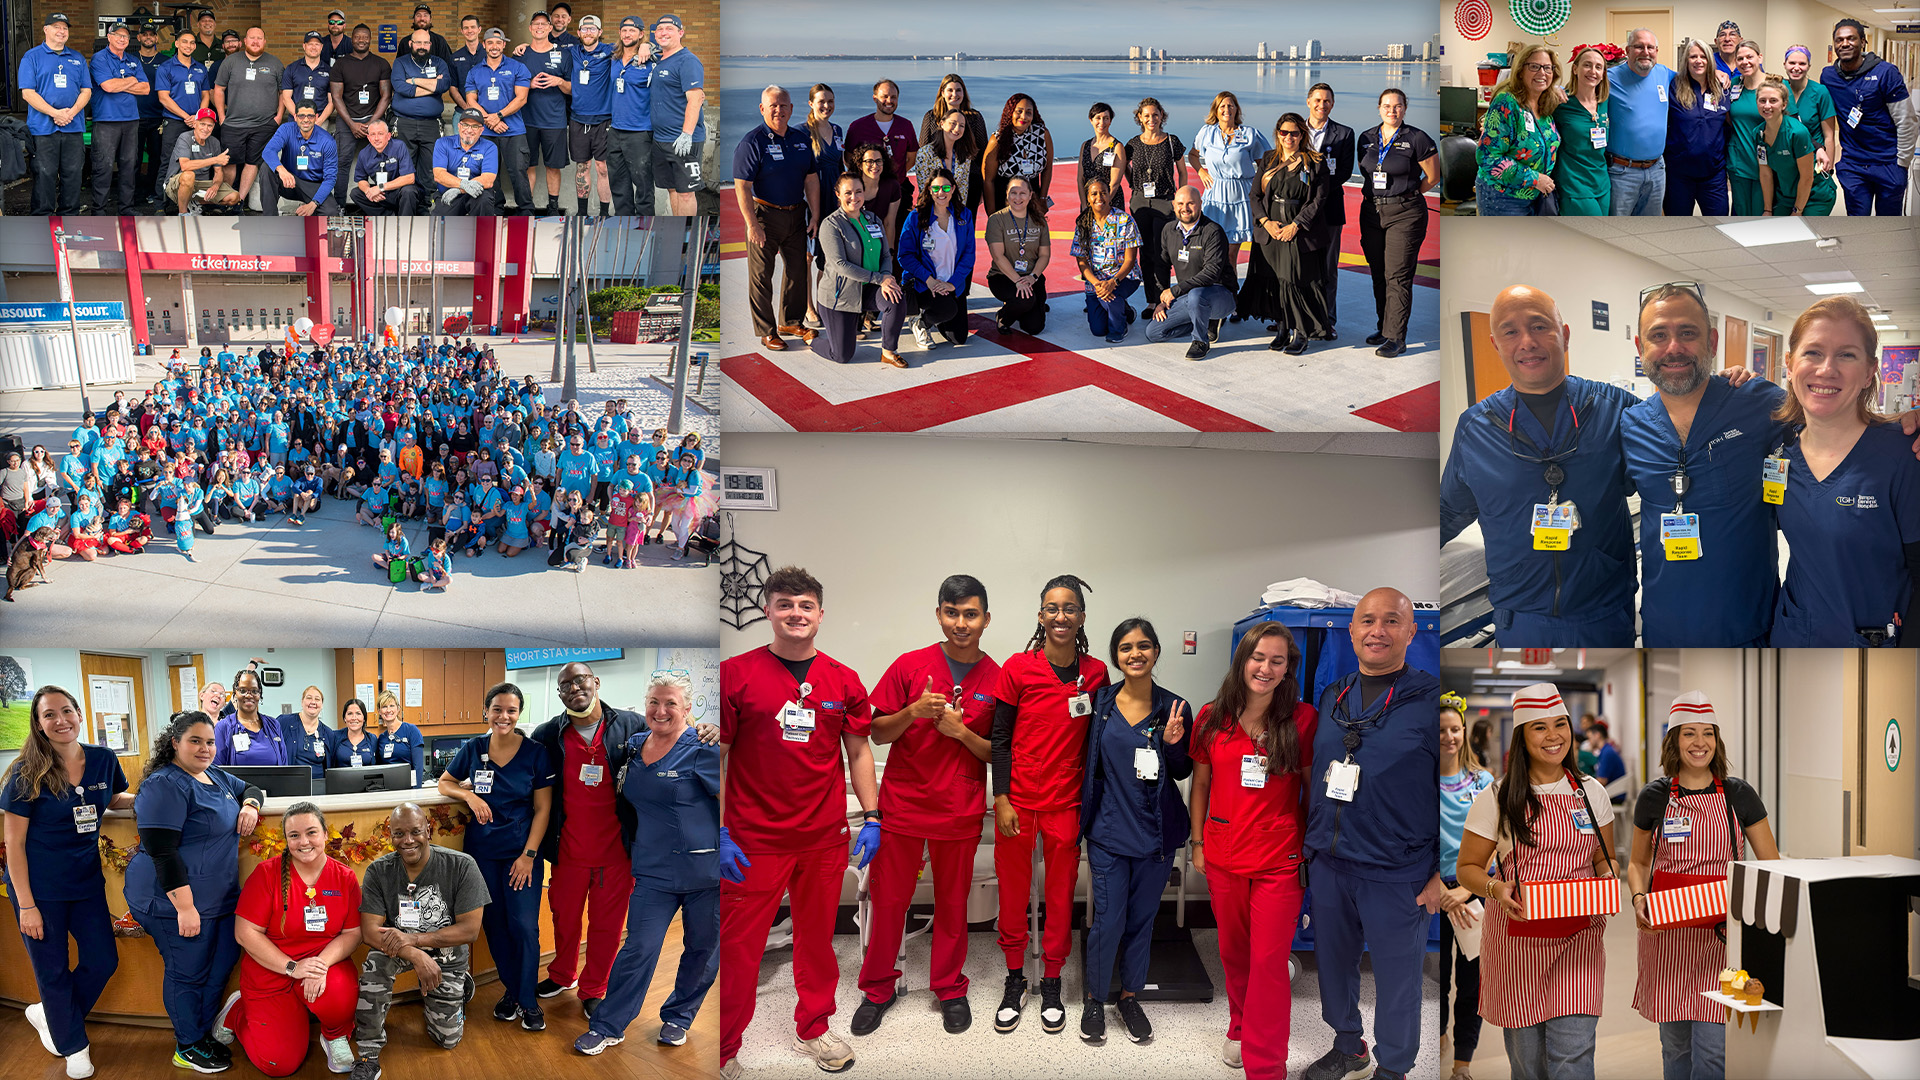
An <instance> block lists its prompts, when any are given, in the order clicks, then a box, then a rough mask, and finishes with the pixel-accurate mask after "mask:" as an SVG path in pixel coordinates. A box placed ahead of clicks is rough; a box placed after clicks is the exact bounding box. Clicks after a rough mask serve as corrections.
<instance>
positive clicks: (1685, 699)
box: [1667, 690, 1720, 728]
mask: <svg viewBox="0 0 1920 1080" xmlns="http://www.w3.org/2000/svg"><path fill="white" fill-rule="evenodd" d="M1667 724H1668V726H1672V725H1674V724H1712V725H1713V726H1714V727H1716V728H1718V727H1719V726H1720V721H1719V719H1718V718H1717V717H1715V716H1714V715H1713V702H1711V701H1708V700H1707V695H1706V692H1705V691H1702V690H1689V691H1687V692H1686V693H1684V694H1681V695H1680V696H1679V697H1677V698H1674V699H1673V706H1672V707H1671V708H1669V709H1668V710H1667Z"/></svg>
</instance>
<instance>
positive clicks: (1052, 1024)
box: [1040, 975, 1067, 1035]
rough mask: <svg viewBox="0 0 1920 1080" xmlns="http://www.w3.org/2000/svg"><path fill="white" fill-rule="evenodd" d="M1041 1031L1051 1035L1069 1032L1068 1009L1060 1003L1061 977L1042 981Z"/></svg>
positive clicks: (1056, 976)
mask: <svg viewBox="0 0 1920 1080" xmlns="http://www.w3.org/2000/svg"><path fill="white" fill-rule="evenodd" d="M1040 1029H1041V1030H1042V1031H1045V1032H1046V1033H1047V1034H1049V1035H1058V1034H1060V1033H1061V1032H1063V1031H1065V1030H1067V1007H1066V1006H1065V1005H1063V1004H1061V1002H1060V976H1058V975H1055V976H1054V977H1053V978H1051V979H1041V980H1040Z"/></svg>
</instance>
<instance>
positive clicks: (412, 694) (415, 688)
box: [404, 679, 426, 709]
mask: <svg viewBox="0 0 1920 1080" xmlns="http://www.w3.org/2000/svg"><path fill="white" fill-rule="evenodd" d="M425 682H426V680H425V679H408V680H407V696H406V698H405V702H404V703H405V704H406V707H407V708H409V709H417V708H419V707H420V702H421V699H422V697H423V696H424V695H425V689H424V687H423V684H424V683H425Z"/></svg>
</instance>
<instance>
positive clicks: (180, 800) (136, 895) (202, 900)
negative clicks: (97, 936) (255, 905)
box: [126, 764, 247, 919]
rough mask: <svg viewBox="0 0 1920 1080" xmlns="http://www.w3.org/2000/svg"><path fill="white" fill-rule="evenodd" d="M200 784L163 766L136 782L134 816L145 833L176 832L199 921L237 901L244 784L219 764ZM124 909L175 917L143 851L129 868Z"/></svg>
mask: <svg viewBox="0 0 1920 1080" xmlns="http://www.w3.org/2000/svg"><path fill="white" fill-rule="evenodd" d="M206 778H207V779H208V780H210V781H212V782H211V783H205V784H203V783H201V782H199V781H197V780H195V779H194V778H193V777H191V776H189V775H188V774H187V773H186V771H185V770H184V769H182V768H180V766H178V765H171V764H170V765H166V766H163V767H161V768H160V769H158V770H157V771H155V772H154V773H153V775H151V776H149V777H147V778H146V779H145V780H142V781H141V782H140V793H139V794H138V795H136V796H134V800H133V813H134V818H135V821H136V822H137V823H138V826H139V827H140V828H143V829H173V830H176V831H178V832H179V833H180V845H179V848H180V859H181V861H182V862H184V863H186V867H187V884H188V885H190V886H191V887H192V888H193V907H194V910H195V911H198V912H199V913H200V916H201V917H202V918H217V917H219V916H222V915H229V914H232V912H233V907H234V904H235V903H237V902H238V901H239V899H240V834H239V828H238V826H239V821H240V800H241V799H242V798H243V797H244V796H245V795H246V792H247V785H246V784H245V782H243V781H242V780H241V779H240V778H239V777H237V776H235V775H233V774H232V773H230V772H227V771H226V770H224V769H221V768H220V767H218V766H214V767H212V768H209V769H208V770H207V772H206ZM126 896H127V906H128V907H129V908H131V909H132V910H134V911H136V912H139V913H140V914H141V915H145V916H148V917H150V918H157V919H173V918H177V916H176V915H175V914H174V910H173V901H171V900H168V899H167V895H166V893H165V892H163V891H162V890H161V889H160V883H159V880H158V877H157V875H156V873H155V871H154V866H153V859H152V857H151V856H149V855H148V854H147V852H146V849H145V848H142V849H141V850H140V851H138V852H136V853H134V856H133V862H132V863H130V864H129V865H128V866H127V886H126Z"/></svg>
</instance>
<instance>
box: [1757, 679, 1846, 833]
mask: <svg viewBox="0 0 1920 1080" xmlns="http://www.w3.org/2000/svg"><path fill="white" fill-rule="evenodd" d="M1778 655H1779V658H1780V684H1779V695H1780V696H1779V701H1780V707H1779V713H1778V716H1777V717H1776V720H1775V723H1776V727H1777V730H1778V732H1779V737H1780V739H1781V746H1780V758H1781V761H1782V767H1781V771H1782V773H1783V776H1782V779H1781V787H1782V791H1781V798H1780V805H1779V806H1778V807H1770V808H1769V809H1772V810H1774V811H1775V813H1774V814H1773V817H1774V835H1775V837H1776V838H1778V840H1779V842H1780V853H1781V854H1782V855H1786V856H1789V857H1791V858H1796V859H1819V858H1830V857H1832V856H1836V855H1839V854H1841V836H1842V829H1843V826H1844V823H1843V821H1842V819H1841V807H1840V725H1841V724H1842V723H1844V722H1845V721H1844V718H1843V717H1842V716H1841V707H1842V705H1843V703H1844V702H1845V694H1844V693H1843V689H1842V679H1843V675H1844V673H1845V667H1846V665H1845V659H1846V653H1845V652H1844V651H1843V650H1839V649H1781V650H1780V651H1779V654H1778Z"/></svg>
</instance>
